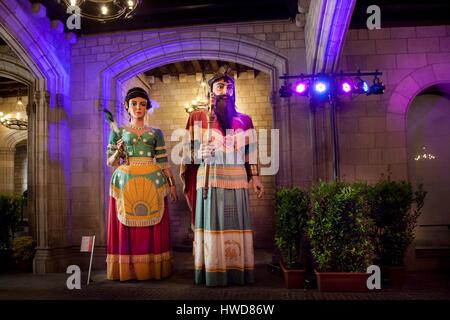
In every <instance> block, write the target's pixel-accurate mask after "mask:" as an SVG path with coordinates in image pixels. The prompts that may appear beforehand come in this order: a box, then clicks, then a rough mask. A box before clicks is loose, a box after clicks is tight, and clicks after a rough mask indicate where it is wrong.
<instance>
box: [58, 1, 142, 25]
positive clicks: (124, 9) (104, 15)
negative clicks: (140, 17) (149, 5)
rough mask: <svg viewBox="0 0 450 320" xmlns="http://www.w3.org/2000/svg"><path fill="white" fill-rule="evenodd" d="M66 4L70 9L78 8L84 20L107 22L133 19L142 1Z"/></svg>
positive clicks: (70, 2)
mask: <svg viewBox="0 0 450 320" xmlns="http://www.w3.org/2000/svg"><path fill="white" fill-rule="evenodd" d="M64 2H65V3H66V5H67V6H68V7H70V6H72V7H78V8H79V9H80V10H79V12H80V16H81V17H83V18H86V19H89V20H94V21H100V22H106V21H112V20H116V19H121V18H123V19H129V18H131V17H132V16H133V15H134V14H135V12H136V10H137V8H138V6H139V5H140V3H141V0H64Z"/></svg>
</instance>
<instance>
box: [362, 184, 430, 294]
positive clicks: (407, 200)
mask: <svg viewBox="0 0 450 320" xmlns="http://www.w3.org/2000/svg"><path fill="white" fill-rule="evenodd" d="M425 196H426V192H425V191H424V190H423V186H422V185H419V186H418V189H417V190H416V191H413V188H412V185H411V183H409V182H406V181H392V180H391V179H390V178H389V176H388V178H387V179H383V180H380V181H379V182H378V183H376V184H375V185H374V186H373V187H371V188H369V192H368V199H369V205H370V212H371V216H372V219H373V221H374V228H373V239H374V243H375V253H376V259H377V263H378V264H380V265H381V267H382V270H383V273H385V274H387V277H388V278H389V279H390V281H391V283H392V284H393V285H400V286H401V285H402V284H403V282H404V280H405V275H406V268H405V264H404V258H405V254H406V251H407V249H408V247H409V246H410V245H411V243H412V241H413V240H414V228H415V226H416V223H417V219H418V217H419V215H420V214H421V210H422V207H423V205H424V200H425ZM414 204H415V206H414Z"/></svg>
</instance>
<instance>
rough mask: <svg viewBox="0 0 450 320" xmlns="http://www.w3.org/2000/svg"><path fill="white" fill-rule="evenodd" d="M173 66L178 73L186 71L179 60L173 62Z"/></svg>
mask: <svg viewBox="0 0 450 320" xmlns="http://www.w3.org/2000/svg"><path fill="white" fill-rule="evenodd" d="M175 68H176V69H177V72H178V73H186V71H185V69H184V66H183V64H182V63H181V62H175Z"/></svg>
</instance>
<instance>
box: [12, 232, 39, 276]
mask: <svg viewBox="0 0 450 320" xmlns="http://www.w3.org/2000/svg"><path fill="white" fill-rule="evenodd" d="M13 252H14V253H13V257H14V259H15V261H16V265H17V267H18V268H19V270H22V271H27V272H30V271H32V269H33V268H32V266H33V258H34V255H35V253H36V241H34V240H33V238H32V237H30V236H24V237H18V238H16V239H14V241H13Z"/></svg>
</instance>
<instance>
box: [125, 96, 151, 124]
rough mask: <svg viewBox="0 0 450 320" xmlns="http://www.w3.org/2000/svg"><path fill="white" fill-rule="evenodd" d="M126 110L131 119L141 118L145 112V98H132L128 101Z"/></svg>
mask: <svg viewBox="0 0 450 320" xmlns="http://www.w3.org/2000/svg"><path fill="white" fill-rule="evenodd" d="M128 112H129V113H130V116H131V118H133V119H142V118H144V117H145V114H146V113H147V100H146V99H144V98H141V97H136V98H132V99H130V100H129V101H128Z"/></svg>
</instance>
